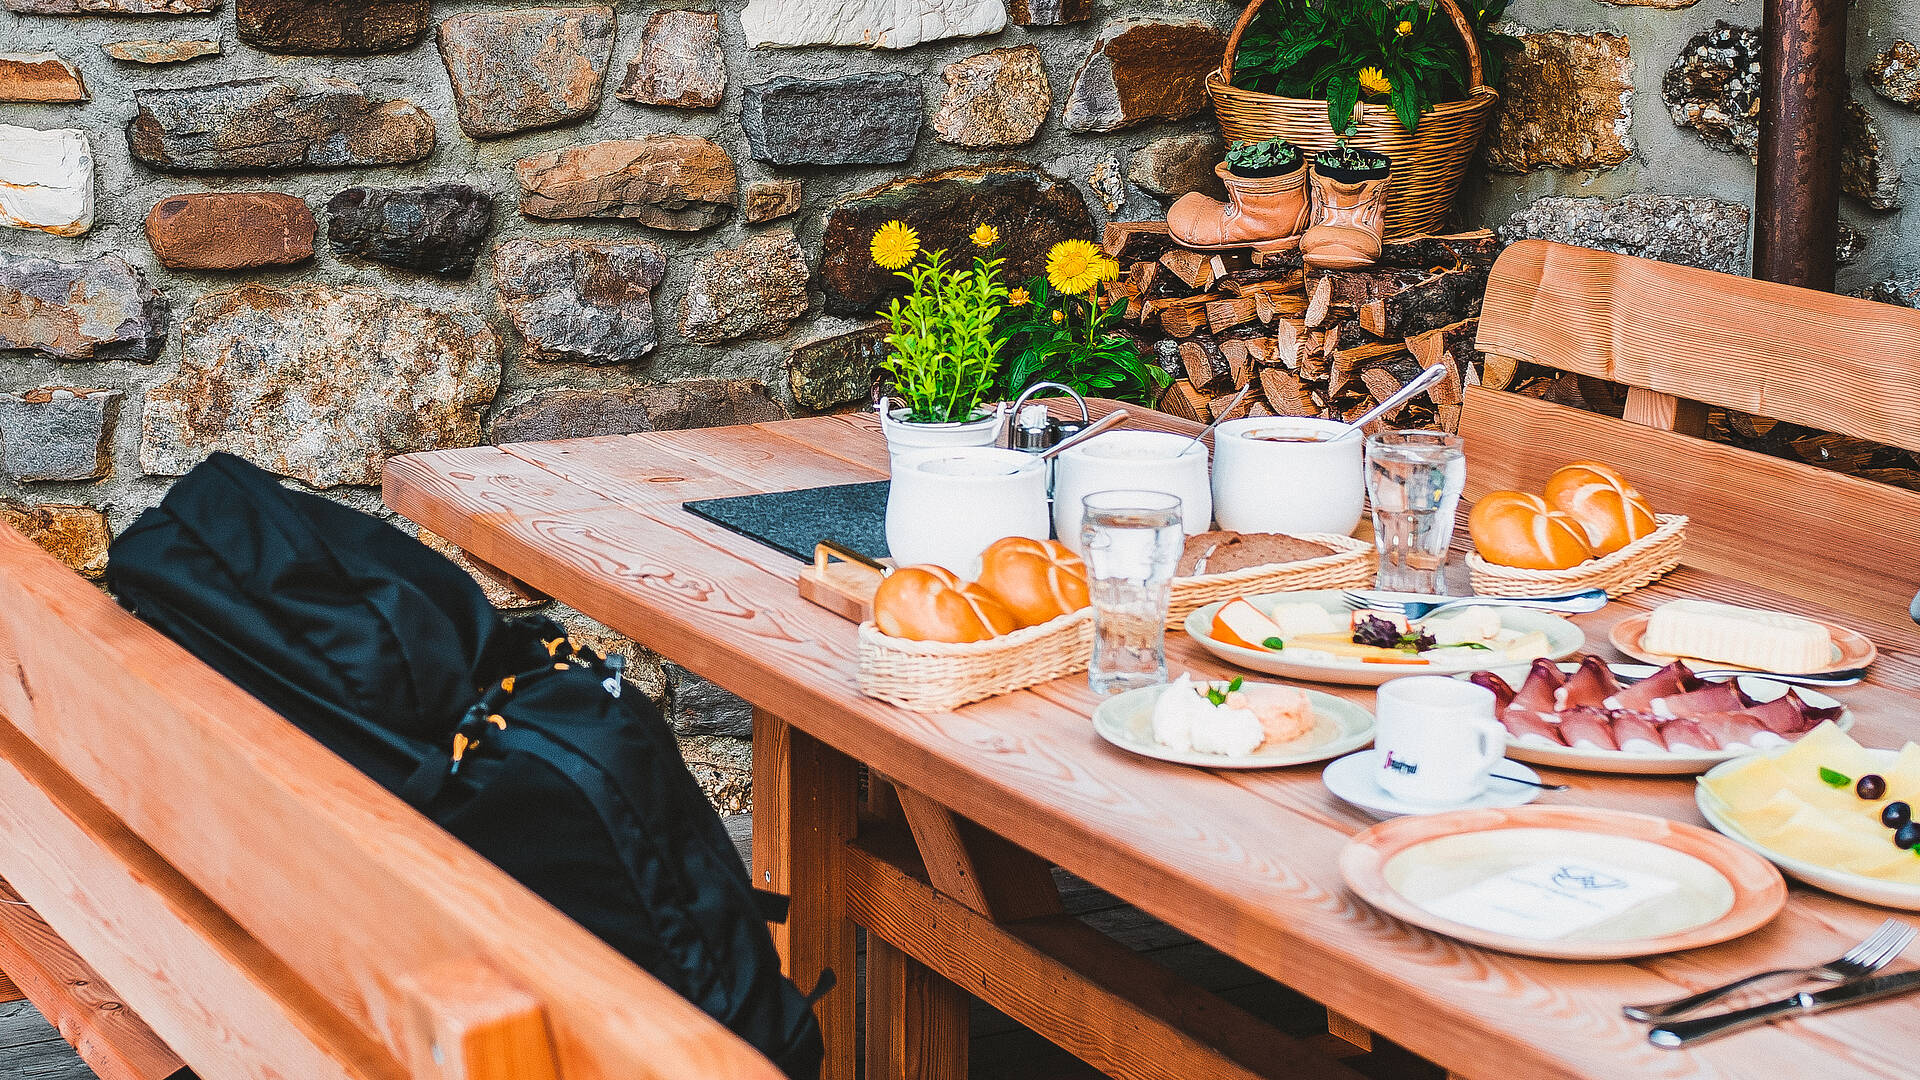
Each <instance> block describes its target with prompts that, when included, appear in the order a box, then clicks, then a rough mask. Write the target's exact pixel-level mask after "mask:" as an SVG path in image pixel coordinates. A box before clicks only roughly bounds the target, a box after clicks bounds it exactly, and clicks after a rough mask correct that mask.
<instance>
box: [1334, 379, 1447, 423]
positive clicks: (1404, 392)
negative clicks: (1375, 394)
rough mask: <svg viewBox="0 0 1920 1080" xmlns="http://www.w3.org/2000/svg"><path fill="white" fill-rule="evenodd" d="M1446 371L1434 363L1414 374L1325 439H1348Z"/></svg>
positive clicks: (1420, 390) (1430, 384)
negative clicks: (1406, 382) (1380, 400)
mask: <svg viewBox="0 0 1920 1080" xmlns="http://www.w3.org/2000/svg"><path fill="white" fill-rule="evenodd" d="M1447 371H1448V367H1447V365H1446V364H1435V365H1433V366H1432V367H1430V368H1428V369H1427V370H1425V371H1423V372H1421V373H1420V374H1418V375H1416V376H1414V379H1413V381H1412V382H1410V383H1408V384H1407V385H1405V386H1403V387H1401V388H1400V389H1398V390H1395V391H1394V392H1393V393H1391V394H1388V395H1387V400H1385V401H1383V402H1381V403H1380V404H1378V405H1375V406H1374V407H1373V408H1371V409H1368V410H1367V411H1366V412H1365V413H1363V414H1362V415H1361V417H1360V419H1358V420H1355V421H1354V422H1353V423H1351V424H1348V425H1347V430H1345V431H1343V432H1341V433H1340V434H1338V435H1335V436H1334V437H1333V438H1331V439H1328V440H1327V441H1328V442H1339V441H1340V440H1341V439H1349V438H1352V437H1353V436H1355V435H1358V434H1360V432H1361V430H1362V429H1363V428H1365V427H1366V426H1367V425H1368V424H1371V423H1373V422H1374V421H1375V420H1378V419H1380V418H1381V417H1382V416H1385V415H1387V414H1388V413H1390V412H1392V411H1393V410H1394V409H1396V408H1399V407H1400V405H1401V404H1402V403H1404V402H1406V401H1408V400H1410V399H1411V398H1413V396H1414V395H1416V394H1418V393H1420V392H1422V391H1424V390H1425V389H1426V388H1427V387H1429V386H1432V385H1433V384H1434V383H1436V382H1438V381H1440V379H1442V378H1444V377H1445V376H1446V374H1447Z"/></svg>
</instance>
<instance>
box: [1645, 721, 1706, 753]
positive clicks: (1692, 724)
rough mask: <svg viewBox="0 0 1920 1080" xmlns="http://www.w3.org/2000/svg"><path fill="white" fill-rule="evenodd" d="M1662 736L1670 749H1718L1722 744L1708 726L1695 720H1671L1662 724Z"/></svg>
mask: <svg viewBox="0 0 1920 1080" xmlns="http://www.w3.org/2000/svg"><path fill="white" fill-rule="evenodd" d="M1660 738H1661V739H1663V740H1665V741H1666V744H1667V749H1669V750H1675V751H1679V750H1718V749H1720V744H1719V743H1717V742H1715V741H1714V739H1713V735H1712V734H1711V733H1709V732H1708V731H1707V729H1706V728H1704V727H1701V726H1700V724H1699V723H1698V722H1696V721H1693V720H1687V719H1679V720H1669V721H1667V722H1666V723H1664V724H1661V725H1660Z"/></svg>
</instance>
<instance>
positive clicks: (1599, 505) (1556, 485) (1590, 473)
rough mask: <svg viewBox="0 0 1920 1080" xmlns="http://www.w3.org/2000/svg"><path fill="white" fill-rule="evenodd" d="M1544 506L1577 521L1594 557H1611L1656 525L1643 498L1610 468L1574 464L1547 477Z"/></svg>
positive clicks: (1596, 463)
mask: <svg viewBox="0 0 1920 1080" xmlns="http://www.w3.org/2000/svg"><path fill="white" fill-rule="evenodd" d="M1546 497H1547V503H1548V504H1549V505H1551V506H1552V507H1553V508H1554V509H1556V510H1565V511H1566V512H1567V513H1569V514H1572V515H1573V516H1574V517H1576V518H1578V519H1579V520H1580V525H1581V527H1582V528H1584V529H1586V531H1587V542H1588V544H1589V545H1590V546H1591V547H1592V548H1593V553H1594V554H1595V555H1611V554H1613V553H1614V552H1616V551H1619V550H1620V549H1621V548H1623V547H1626V546H1627V545H1628V544H1631V543H1633V542H1634V541H1635V540H1638V539H1640V538H1641V537H1643V536H1646V535H1648V534H1649V533H1651V532H1653V530H1654V529H1656V528H1658V527H1659V525H1660V523H1659V521H1657V520H1655V518H1654V516H1653V507H1651V506H1649V505H1647V500H1646V497H1645V496H1643V495H1641V494H1640V493H1639V492H1638V491H1635V490H1634V489H1633V485H1631V484H1629V483H1627V481H1626V478H1625V477H1623V476H1621V475H1620V474H1619V473H1617V472H1615V471H1614V470H1613V468H1612V467H1611V466H1608V465H1602V464H1600V463H1599V462H1597V461H1576V462H1574V463H1573V464H1571V465H1565V466H1562V467H1561V468H1560V469H1558V470H1556V471H1555V472H1554V474H1553V475H1552V476H1550V477H1548V478H1547V490H1546Z"/></svg>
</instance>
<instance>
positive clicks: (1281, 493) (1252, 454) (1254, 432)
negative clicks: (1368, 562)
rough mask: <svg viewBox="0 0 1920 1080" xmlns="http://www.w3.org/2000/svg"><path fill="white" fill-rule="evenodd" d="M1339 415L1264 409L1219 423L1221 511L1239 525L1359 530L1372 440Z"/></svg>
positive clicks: (1223, 523) (1241, 528) (1228, 525)
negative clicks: (1364, 459)
mask: <svg viewBox="0 0 1920 1080" xmlns="http://www.w3.org/2000/svg"><path fill="white" fill-rule="evenodd" d="M1347 430H1348V428H1347V425H1345V424H1343V423H1340V422H1339V421H1337V420H1316V419H1312V418H1309V417H1294V416H1256V417H1247V418H1245V419H1241V420H1229V421H1227V422H1226V423H1224V424H1221V425H1220V426H1219V427H1217V428H1215V429H1214V436H1213V516H1214V517H1215V518H1216V519H1217V520H1218V521H1219V522H1220V527H1221V528H1223V529H1233V530H1235V531H1237V532H1276V533H1293V534H1295V535H1298V534H1300V533H1335V534H1337V535H1340V536H1349V535H1352V533H1353V529H1354V526H1356V525H1358V524H1360V512H1361V510H1362V509H1363V508H1364V507H1365V506H1366V499H1367V484H1366V472H1365V469H1364V467H1363V466H1362V463H1361V458H1362V454H1363V451H1364V450H1365V448H1366V440H1364V439H1362V438H1361V437H1359V436H1358V435H1355V436H1354V437H1353V438H1350V439H1339V440H1337V441H1336V440H1335V438H1334V436H1336V435H1340V434H1342V433H1344V432H1345V431H1347Z"/></svg>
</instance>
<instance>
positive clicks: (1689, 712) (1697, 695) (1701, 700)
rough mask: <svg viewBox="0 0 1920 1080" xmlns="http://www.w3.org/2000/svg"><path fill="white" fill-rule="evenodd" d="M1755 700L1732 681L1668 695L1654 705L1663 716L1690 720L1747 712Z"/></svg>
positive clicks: (1655, 709) (1654, 709)
mask: <svg viewBox="0 0 1920 1080" xmlns="http://www.w3.org/2000/svg"><path fill="white" fill-rule="evenodd" d="M1752 704H1753V699H1752V698H1750V697H1748V696H1747V695H1745V694H1743V693H1741V692H1740V688H1739V687H1738V686H1735V685H1734V684H1733V682H1732V681H1731V680H1729V681H1727V682H1717V683H1708V684H1707V685H1705V686H1703V687H1701V688H1700V689H1698V690H1689V691H1687V692H1686V693H1684V694H1668V695H1667V696H1665V697H1662V698H1659V699H1657V700H1656V701H1654V703H1653V711H1654V712H1655V713H1658V714H1660V715H1662V716H1671V717H1675V718H1677V719H1682V720H1685V719H1689V718H1691V717H1695V716H1704V715H1705V714H1707V713H1716V712H1745V711H1746V710H1747V708H1748V707H1749V706H1751V705H1752Z"/></svg>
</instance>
